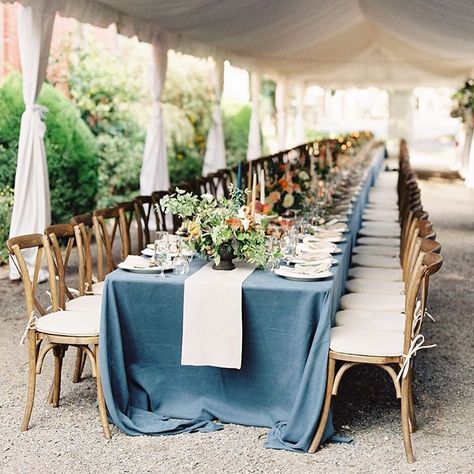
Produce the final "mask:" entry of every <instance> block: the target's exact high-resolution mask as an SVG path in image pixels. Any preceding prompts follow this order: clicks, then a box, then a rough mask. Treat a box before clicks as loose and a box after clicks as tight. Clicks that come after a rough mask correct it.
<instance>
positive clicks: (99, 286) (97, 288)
mask: <svg viewBox="0 0 474 474" xmlns="http://www.w3.org/2000/svg"><path fill="white" fill-rule="evenodd" d="M104 283H105V281H99V282H97V283H92V293H94V295H102V294H103V291H104Z"/></svg>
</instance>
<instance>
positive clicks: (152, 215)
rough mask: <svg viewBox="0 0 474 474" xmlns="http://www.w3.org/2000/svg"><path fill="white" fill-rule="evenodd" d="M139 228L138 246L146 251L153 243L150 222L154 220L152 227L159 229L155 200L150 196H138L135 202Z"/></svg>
mask: <svg viewBox="0 0 474 474" xmlns="http://www.w3.org/2000/svg"><path fill="white" fill-rule="evenodd" d="M133 203H134V205H135V214H136V216H137V226H138V246H139V247H140V249H144V248H145V247H146V246H147V245H148V244H150V243H151V234H150V220H151V219H153V220H154V223H153V224H152V227H153V228H154V229H157V228H158V224H159V222H158V221H157V220H156V212H155V210H154V208H153V207H154V203H153V198H152V197H151V195H150V196H137V197H135V199H134V200H133Z"/></svg>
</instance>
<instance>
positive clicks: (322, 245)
mask: <svg viewBox="0 0 474 474" xmlns="http://www.w3.org/2000/svg"><path fill="white" fill-rule="evenodd" d="M303 242H304V243H303V246H302V247H301V250H302V251H303V252H320V251H321V250H325V251H326V252H329V253H332V252H334V250H336V247H337V245H336V244H334V243H332V242H326V241H324V240H320V241H317V242H311V241H303Z"/></svg>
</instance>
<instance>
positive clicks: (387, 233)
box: [359, 226, 400, 239]
mask: <svg viewBox="0 0 474 474" xmlns="http://www.w3.org/2000/svg"><path fill="white" fill-rule="evenodd" d="M359 235H360V236H362V237H382V238H383V237H387V238H391V239H393V238H395V239H396V238H400V227H398V228H397V229H393V228H392V229H390V228H385V227H384V226H380V227H372V226H369V227H362V228H361V229H360V230H359Z"/></svg>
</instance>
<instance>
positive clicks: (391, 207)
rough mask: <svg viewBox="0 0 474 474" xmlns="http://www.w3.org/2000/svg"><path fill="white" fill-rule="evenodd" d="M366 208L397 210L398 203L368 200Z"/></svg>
mask: <svg viewBox="0 0 474 474" xmlns="http://www.w3.org/2000/svg"><path fill="white" fill-rule="evenodd" d="M367 209H377V210H385V209H387V210H390V211H398V204H396V203H395V204H394V203H382V202H369V203H367Z"/></svg>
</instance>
